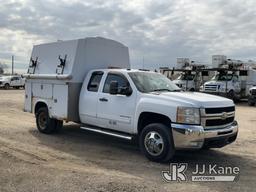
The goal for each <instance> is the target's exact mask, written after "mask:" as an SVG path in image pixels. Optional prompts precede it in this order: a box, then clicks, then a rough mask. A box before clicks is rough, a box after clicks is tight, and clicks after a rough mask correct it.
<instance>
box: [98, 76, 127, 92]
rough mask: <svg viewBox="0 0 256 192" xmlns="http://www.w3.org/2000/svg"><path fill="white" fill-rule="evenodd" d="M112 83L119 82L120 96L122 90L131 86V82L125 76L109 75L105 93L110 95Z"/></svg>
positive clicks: (104, 89)
mask: <svg viewBox="0 0 256 192" xmlns="http://www.w3.org/2000/svg"><path fill="white" fill-rule="evenodd" d="M111 81H117V82H118V93H120V94H122V88H124V87H127V86H129V82H128V80H127V79H126V78H125V77H124V76H122V75H118V74H108V76H107V78H106V81H105V84H104V88H103V93H109V87H110V83H111Z"/></svg>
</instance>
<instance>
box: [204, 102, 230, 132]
mask: <svg viewBox="0 0 256 192" xmlns="http://www.w3.org/2000/svg"><path fill="white" fill-rule="evenodd" d="M200 112H201V125H202V126H203V127H204V128H205V129H221V128H225V127H226V126H228V125H230V124H232V123H233V122H234V119H235V107H234V106H230V107H221V108H205V109H201V110H200Z"/></svg>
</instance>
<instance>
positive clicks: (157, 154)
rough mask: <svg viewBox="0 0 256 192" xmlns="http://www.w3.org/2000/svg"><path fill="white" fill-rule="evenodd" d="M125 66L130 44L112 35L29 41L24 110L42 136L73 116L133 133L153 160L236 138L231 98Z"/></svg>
mask: <svg viewBox="0 0 256 192" xmlns="http://www.w3.org/2000/svg"><path fill="white" fill-rule="evenodd" d="M109 66H111V68H109ZM118 67H119V68H122V69H118ZM129 68H130V62H129V52H128V48H127V47H126V46H124V45H123V44H121V43H119V42H116V41H113V40H109V39H104V38H99V37H95V38H94V37H93V38H85V39H79V40H71V41H61V42H55V43H49V44H42V45H37V46H34V48H33V51H32V56H31V63H30V65H29V69H28V74H26V75H25V76H26V77H27V80H26V91H25V111H27V112H32V113H35V116H36V124H37V128H38V130H39V131H40V132H42V133H47V134H50V133H53V132H55V131H57V130H58V129H60V128H61V127H62V124H63V121H73V122H76V123H79V124H80V125H81V128H82V129H85V130H89V131H94V132H98V133H103V134H106V135H111V136H115V137H119V138H122V139H127V140H131V139H133V138H134V139H135V138H136V139H138V140H139V143H140V147H141V150H142V152H143V153H144V154H145V156H146V157H147V158H148V159H150V160H152V161H168V160H170V159H171V158H172V157H173V155H174V153H175V151H176V150H180V149H201V148H203V147H206V148H211V147H223V146H225V145H227V144H229V143H232V142H233V141H235V140H236V137H237V133H238V125H237V122H236V121H235V106H234V103H233V101H232V100H229V99H226V98H222V97H218V96H212V95H205V94H203V93H194V92H183V91H181V90H180V88H179V87H177V86H176V85H175V84H174V83H173V82H172V81H171V80H169V79H168V78H166V77H165V76H164V75H162V74H160V73H156V72H150V71H143V70H133V69H129Z"/></svg>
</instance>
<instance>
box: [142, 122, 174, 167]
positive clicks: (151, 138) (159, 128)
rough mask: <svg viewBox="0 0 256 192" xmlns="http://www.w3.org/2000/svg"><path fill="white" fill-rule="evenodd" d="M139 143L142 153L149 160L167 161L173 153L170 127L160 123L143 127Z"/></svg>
mask: <svg viewBox="0 0 256 192" xmlns="http://www.w3.org/2000/svg"><path fill="white" fill-rule="evenodd" d="M139 143H140V148H141V151H142V153H143V154H144V155H145V156H146V157H147V158H148V159H149V160H151V161H156V162H167V161H169V160H170V159H171V158H172V157H173V156H174V153H175V148H174V144H173V137H172V131H171V128H170V127H167V126H166V125H164V124H161V123H152V124H149V125H147V126H146V127H144V129H143V130H142V132H141V134H140V139H139Z"/></svg>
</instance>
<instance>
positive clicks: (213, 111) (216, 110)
mask: <svg viewBox="0 0 256 192" xmlns="http://www.w3.org/2000/svg"><path fill="white" fill-rule="evenodd" d="M233 111H235V106H231V107H221V108H206V109H205V113H206V114H217V113H223V112H226V113H228V112H233Z"/></svg>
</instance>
